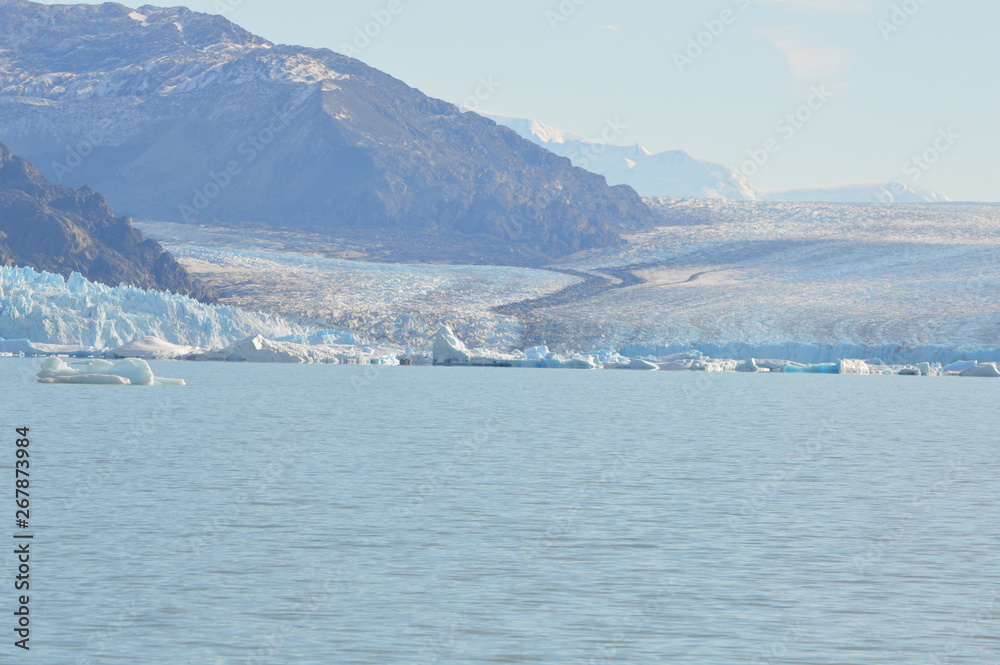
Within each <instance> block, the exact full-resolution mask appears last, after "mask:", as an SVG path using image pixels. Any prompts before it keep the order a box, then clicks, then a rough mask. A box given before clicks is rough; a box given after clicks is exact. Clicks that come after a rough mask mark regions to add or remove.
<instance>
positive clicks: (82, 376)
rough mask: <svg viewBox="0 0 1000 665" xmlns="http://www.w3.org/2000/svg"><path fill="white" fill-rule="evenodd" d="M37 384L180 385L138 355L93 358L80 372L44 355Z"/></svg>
mask: <svg viewBox="0 0 1000 665" xmlns="http://www.w3.org/2000/svg"><path fill="white" fill-rule="evenodd" d="M38 382H39V383H73V384H93V385H117V386H128V385H133V386H154V385H161V386H183V385H185V382H184V380H183V379H166V378H157V377H155V376H154V375H153V370H152V369H151V368H150V367H149V363H147V362H146V361H145V360H142V359H139V358H128V359H124V360H115V361H108V360H94V361H93V362H90V363H87V364H86V369H85V370H84V371H80V370H78V369H76V368H74V367H70V366H69V365H68V364H66V361H65V360H63V359H62V358H54V357H53V358H46V359H45V361H44V362H42V369H41V371H40V372H38Z"/></svg>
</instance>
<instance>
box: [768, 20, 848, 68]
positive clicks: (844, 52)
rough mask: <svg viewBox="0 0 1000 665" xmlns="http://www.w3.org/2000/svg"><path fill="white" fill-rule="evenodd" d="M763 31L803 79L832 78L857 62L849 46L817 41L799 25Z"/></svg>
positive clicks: (790, 66) (789, 65)
mask: <svg viewBox="0 0 1000 665" xmlns="http://www.w3.org/2000/svg"><path fill="white" fill-rule="evenodd" d="M760 34H762V35H763V36H764V37H766V38H767V39H768V40H769V41H770V42H771V43H772V44H774V46H775V47H776V48H778V49H779V50H780V51H781V52H782V53H783V54H784V55H785V58H786V59H787V60H788V67H789V69H791V70H792V74H793V75H794V76H795V78H797V79H799V80H800V81H815V80H825V81H830V80H831V79H833V78H836V77H837V76H840V75H841V74H844V73H846V72H847V71H848V70H849V69H850V68H851V67H852V66H853V65H854V63H855V60H854V55H853V54H852V53H851V52H850V51H849V50H848V49H846V48H842V47H839V46H829V45H823V44H817V43H816V42H815V41H814V40H809V39H806V38H805V37H803V36H802V34H801V32H800V31H799V30H798V28H793V27H785V28H765V29H763V30H761V31H760Z"/></svg>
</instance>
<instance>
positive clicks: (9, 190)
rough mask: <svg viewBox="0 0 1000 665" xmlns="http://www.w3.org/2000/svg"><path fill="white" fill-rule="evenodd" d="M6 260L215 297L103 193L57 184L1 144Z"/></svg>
mask: <svg viewBox="0 0 1000 665" xmlns="http://www.w3.org/2000/svg"><path fill="white" fill-rule="evenodd" d="M0 265H4V266H8V267H15V266H17V267H20V266H29V267H31V268H34V269H35V270H44V271H48V272H53V273H58V274H60V275H62V276H64V277H69V275H70V273H73V272H78V273H80V274H82V275H83V276H84V277H86V278H87V279H89V280H91V281H94V282H101V283H104V284H108V285H110V286H117V285H119V284H129V285H132V286H138V287H142V288H146V289H155V290H157V291H172V292H174V293H178V294H182V295H189V296H193V297H195V298H198V299H199V300H202V301H203V302H212V301H213V300H214V298H213V294H212V293H211V291H210V290H209V289H207V288H205V287H204V286H202V285H200V284H198V283H196V282H195V281H194V280H192V279H191V277H190V276H189V275H188V273H187V272H186V271H185V270H184V268H182V267H181V266H180V265H179V264H178V263H177V261H176V260H174V257H173V256H171V255H170V254H169V253H166V252H164V251H163V248H162V247H161V246H160V244H159V243H158V242H156V241H155V240H147V239H144V238H143V236H142V233H140V232H139V231H137V230H136V229H134V228H132V225H131V224H130V223H129V220H128V219H126V218H124V217H115V216H114V214H113V213H112V212H111V209H110V208H108V205H107V203H105V201H104V199H103V198H102V197H101V195H100V194H97V193H96V192H94V190H92V189H90V188H89V187H84V188H82V189H79V190H74V189H69V188H68V187H62V186H59V185H53V184H52V183H51V182H49V181H48V180H46V179H45V178H44V177H43V176H42V175H41V174H40V173H39V172H38V169H36V168H35V167H34V166H33V165H32V164H30V163H29V162H27V161H25V160H23V159H21V158H19V157H15V156H13V155H11V153H10V151H9V150H8V149H7V147H6V146H4V145H0Z"/></svg>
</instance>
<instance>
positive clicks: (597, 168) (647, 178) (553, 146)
mask: <svg viewBox="0 0 1000 665" xmlns="http://www.w3.org/2000/svg"><path fill="white" fill-rule="evenodd" d="M477 113H479V114H480V115H484V116H486V117H487V118H490V119H491V120H493V121H494V122H496V123H497V124H499V125H503V126H505V127H508V128H510V129H512V130H514V131H515V132H517V133H518V134H520V135H521V136H523V137H524V138H526V139H529V140H531V141H534V142H535V143H537V144H538V145H540V146H542V147H544V148H546V149H548V150H550V151H551V152H554V153H556V154H557V155H560V156H562V157H567V158H569V160H570V161H572V162H573V165H574V166H578V167H580V168H583V169H587V170H588V171H592V172H594V173H598V174H600V175H603V176H604V177H605V179H607V181H608V184H610V185H629V186H631V187H632V188H633V189H634V190H635V191H637V192H638V193H639V194H641V195H642V196H653V197H655V196H674V197H684V198H712V199H720V198H721V199H732V200H738V201H756V200H758V199H759V198H760V195H759V192H758V191H757V189H756V188H755V187H754V186H753V185H752V184H751V183H750V181H749V180H747V179H746V178H745V177H743V175H741V174H739V173H737V172H736V171H734V170H732V169H730V168H727V167H725V166H722V165H721V164H713V163H711V162H706V161H703V160H700V159H696V158H695V157H692V156H691V155H689V154H688V153H686V152H684V151H683V150H671V151H668V152H661V153H653V152H652V151H650V150H649V149H648V148H646V147H645V146H644V145H642V144H641V143H637V144H634V145H630V146H618V145H609V144H607V143H604V142H602V141H600V140H594V139H585V138H581V137H580V136H577V135H575V134H571V133H570V132H567V131H564V130H561V129H558V128H555V127H552V126H550V125H546V124H545V123H542V122H539V121H537V120H527V119H523V118H512V117H510V116H504V115H500V114H496V113H487V112H483V111H477Z"/></svg>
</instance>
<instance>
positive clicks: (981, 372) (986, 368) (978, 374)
mask: <svg viewBox="0 0 1000 665" xmlns="http://www.w3.org/2000/svg"><path fill="white" fill-rule="evenodd" d="M959 376H966V377H969V376H971V377H975V378H981V379H997V378H1000V369H997V365H996V363H978V364H976V365H973V366H972V367H968V368H966V369H964V370H962V373H961V374H959Z"/></svg>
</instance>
